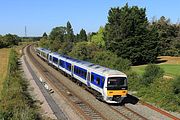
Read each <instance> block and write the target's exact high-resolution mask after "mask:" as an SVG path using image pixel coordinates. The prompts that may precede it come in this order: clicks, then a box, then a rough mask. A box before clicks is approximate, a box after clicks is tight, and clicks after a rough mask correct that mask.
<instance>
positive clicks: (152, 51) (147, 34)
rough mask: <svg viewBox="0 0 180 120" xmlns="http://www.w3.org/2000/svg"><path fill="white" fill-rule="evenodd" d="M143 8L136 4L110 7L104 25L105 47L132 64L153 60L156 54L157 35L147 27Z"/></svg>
mask: <svg viewBox="0 0 180 120" xmlns="http://www.w3.org/2000/svg"><path fill="white" fill-rule="evenodd" d="M145 11H146V10H145V9H143V8H138V7H137V6H133V7H129V6H128V5H127V4H126V5H125V6H124V7H122V8H119V7H118V8H111V10H110V11H109V16H108V23H107V24H106V26H105V33H104V38H105V44H106V48H107V49H108V50H110V51H113V52H115V53H116V54H117V55H118V56H121V57H122V58H127V59H129V60H131V62H132V63H133V64H141V63H146V62H154V61H155V58H156V57H157V55H158V49H157V40H158V36H157V34H156V31H155V29H153V30H152V31H150V30H148V29H147V26H148V21H147V17H146V14H145Z"/></svg>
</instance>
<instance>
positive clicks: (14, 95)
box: [0, 49, 38, 120]
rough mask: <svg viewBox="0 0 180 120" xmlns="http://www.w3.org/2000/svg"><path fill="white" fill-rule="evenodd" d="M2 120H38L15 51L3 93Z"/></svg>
mask: <svg viewBox="0 0 180 120" xmlns="http://www.w3.org/2000/svg"><path fill="white" fill-rule="evenodd" d="M0 119H5V120H12V119H13V120H36V119H38V115H37V108H36V107H35V106H34V103H33V100H32V99H31V97H30V95H29V93H28V92H27V81H25V80H24V78H22V76H21V72H20V70H19V66H18V57H17V53H16V51H15V50H14V49H11V51H10V58H9V64H8V74H7V78H6V80H5V81H4V83H3V89H2V92H1V100H0Z"/></svg>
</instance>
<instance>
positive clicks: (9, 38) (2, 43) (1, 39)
mask: <svg viewBox="0 0 180 120" xmlns="http://www.w3.org/2000/svg"><path fill="white" fill-rule="evenodd" d="M20 41H21V38H20V37H18V36H17V35H12V34H6V35H5V36H1V35H0V48H3V47H11V46H13V45H18V43H19V42H20Z"/></svg>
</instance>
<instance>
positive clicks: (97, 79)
mask: <svg viewBox="0 0 180 120" xmlns="http://www.w3.org/2000/svg"><path fill="white" fill-rule="evenodd" d="M96 84H98V85H99V84H100V78H99V77H97V78H96Z"/></svg>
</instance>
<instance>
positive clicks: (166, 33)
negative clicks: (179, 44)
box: [150, 16, 178, 55]
mask: <svg viewBox="0 0 180 120" xmlns="http://www.w3.org/2000/svg"><path fill="white" fill-rule="evenodd" d="M150 28H155V29H157V32H158V37H159V41H158V45H159V48H160V51H159V54H160V55H169V51H172V49H171V48H172V47H171V42H173V40H174V38H175V37H177V36H178V27H177V26H176V25H173V24H171V23H170V19H167V18H165V17H164V16H161V18H160V19H159V20H156V21H153V22H152V24H151V25H150Z"/></svg>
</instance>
